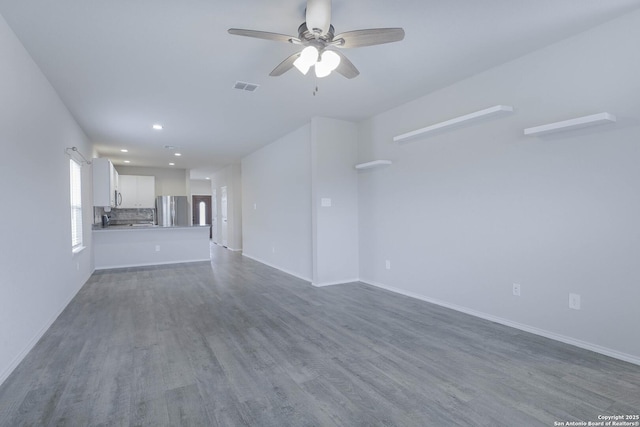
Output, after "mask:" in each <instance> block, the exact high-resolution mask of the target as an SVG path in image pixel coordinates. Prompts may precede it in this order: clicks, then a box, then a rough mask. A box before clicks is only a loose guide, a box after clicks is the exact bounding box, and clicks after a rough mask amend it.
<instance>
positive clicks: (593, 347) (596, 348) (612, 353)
mask: <svg viewBox="0 0 640 427" xmlns="http://www.w3.org/2000/svg"><path fill="white" fill-rule="evenodd" d="M360 282H362V283H366V284H367V285H371V286H375V287H376V288H381V289H385V290H387V291H391V292H394V293H397V294H401V295H404V296H408V297H411V298H416V299H419V300H422V301H426V302H429V303H431V304H435V305H439V306H441V307H445V308H449V309H451V310H455V311H459V312H461V313H465V314H469V315H471V316H475V317H479V318H481V319H485V320H489V321H491V322H495V323H499V324H501V325H505V326H509V327H511V328H515V329H519V330H521V331H524V332H530V333H532V334H535V335H539V336H542V337H545V338H549V339H552V340H555V341H560V342H563V343H565V344H569V345H573V346H575V347H579V348H582V349H585V350H590V351H593V352H596V353H600V354H603V355H605V356H609V357H613V358H614V359H619V360H623V361H625V362H629V363H633V364H635V365H640V357H637V356H634V355H631V354H627V353H622V352H620V351H617V350H613V349H610V348H607V347H602V346H600V345H597V344H592V343H590V342H586V341H582V340H579V339H576V338H572V337H568V336H565V335H560V334H556V333H555V332H550V331H547V330H544V329H539V328H536V327H534V326H529V325H525V324H523V323H518V322H514V321H512V320H508V319H504V318H502V317H497V316H493V315H491V314H487V313H483V312H481V311H477V310H473V309H470V308H467V307H462V306H459V305H456V304H450V303H448V302H444V301H440V300H437V299H434V298H429V297H426V296H424V295H420V294H417V293H415V292H410V291H405V290H403V289H398V288H394V287H393V286H387V285H385V284H382V283H378V282H375V281H373V280H367V279H363V278H360Z"/></svg>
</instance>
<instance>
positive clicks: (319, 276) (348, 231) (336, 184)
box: [311, 117, 359, 286]
mask: <svg viewBox="0 0 640 427" xmlns="http://www.w3.org/2000/svg"><path fill="white" fill-rule="evenodd" d="M357 157H358V127H357V126H356V125H355V124H354V123H351V122H346V121H343V120H335V119H329V118H324V117H314V118H313V119H312V121H311V188H312V190H311V193H312V195H311V197H312V205H311V210H312V231H313V233H312V248H313V284H314V285H316V286H326V285H332V284H340V283H346V282H353V281H357V280H358V278H359V268H358V264H359V263H358V174H357V172H356V170H355V168H354V165H355V164H356V163H357ZM322 199H325V200H326V201H327V202H329V201H330V204H331V206H322V203H321V202H322Z"/></svg>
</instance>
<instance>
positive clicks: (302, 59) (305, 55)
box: [293, 46, 318, 74]
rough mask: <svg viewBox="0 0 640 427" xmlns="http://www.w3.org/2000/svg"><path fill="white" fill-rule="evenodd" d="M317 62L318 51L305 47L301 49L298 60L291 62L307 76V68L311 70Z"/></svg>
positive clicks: (311, 47)
mask: <svg viewBox="0 0 640 427" xmlns="http://www.w3.org/2000/svg"><path fill="white" fill-rule="evenodd" d="M317 60H318V49H316V48H315V47H313V46H307V47H305V48H304V49H302V52H300V56H299V57H298V59H296V60H295V61H293V65H294V66H295V67H296V68H297V69H298V70H299V71H300V72H301V73H302V74H307V73H308V72H309V68H311V67H312V66H313V65H314V64H315V63H316V61H317Z"/></svg>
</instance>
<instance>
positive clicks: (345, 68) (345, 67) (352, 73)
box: [332, 50, 360, 79]
mask: <svg viewBox="0 0 640 427" xmlns="http://www.w3.org/2000/svg"><path fill="white" fill-rule="evenodd" d="M332 52H335V53H337V54H338V56H339V57H340V64H339V65H338V68H336V70H335V71H336V72H337V73H340V74H342V75H343V76H345V77H346V78H348V79H352V78H354V77H358V75H359V74H360V71H358V69H357V68H356V66H355V65H353V64H352V63H351V61H349V59H348V58H347V57H346V56H344V55H343V54H342V53H341V52H338V51H335V50H332Z"/></svg>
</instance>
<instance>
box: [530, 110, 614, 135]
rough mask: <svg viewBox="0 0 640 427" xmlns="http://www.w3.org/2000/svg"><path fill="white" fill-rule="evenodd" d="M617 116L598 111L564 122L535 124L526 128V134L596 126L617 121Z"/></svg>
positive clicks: (542, 133)
mask: <svg viewBox="0 0 640 427" xmlns="http://www.w3.org/2000/svg"><path fill="white" fill-rule="evenodd" d="M615 121H616V116H614V115H613V114H609V113H598V114H592V115H590V116H584V117H578V118H576V119H571V120H564V121H562V122H556V123H549V124H548V125H541V126H535V127H532V128H527V129H525V130H524V134H525V135H544V134H547V133H552V132H560V131H564V130H572V129H580V128H584V127H588V126H596V125H601V124H604V123H615Z"/></svg>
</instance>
